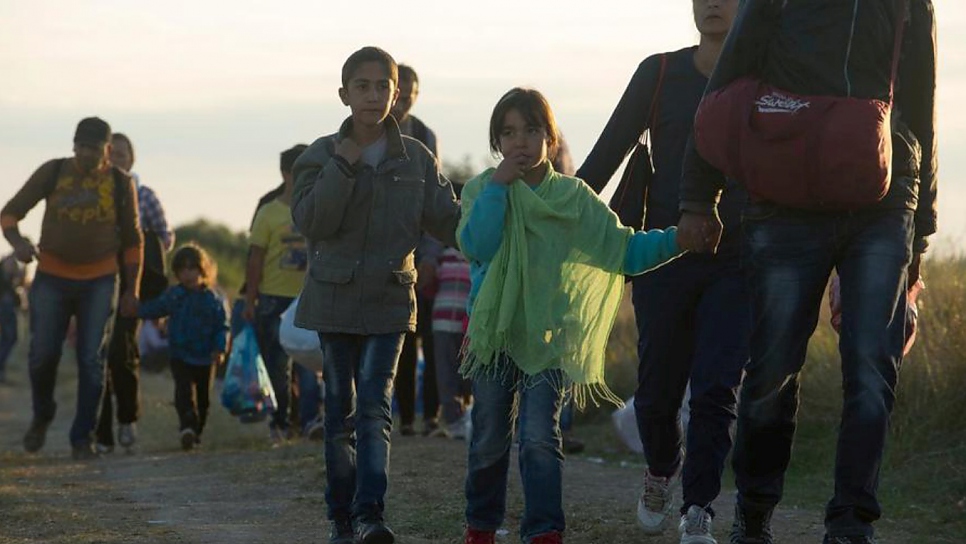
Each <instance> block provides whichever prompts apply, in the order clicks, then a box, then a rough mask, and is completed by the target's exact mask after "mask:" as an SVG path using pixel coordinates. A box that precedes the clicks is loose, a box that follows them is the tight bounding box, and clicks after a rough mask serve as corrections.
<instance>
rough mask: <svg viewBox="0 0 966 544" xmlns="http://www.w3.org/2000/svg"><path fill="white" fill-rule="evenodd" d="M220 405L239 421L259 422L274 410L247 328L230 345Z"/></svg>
mask: <svg viewBox="0 0 966 544" xmlns="http://www.w3.org/2000/svg"><path fill="white" fill-rule="evenodd" d="M221 404H222V406H224V407H225V408H227V409H228V411H229V412H231V414H232V415H234V416H239V417H241V418H242V421H258V420H262V419H264V418H265V416H267V415H268V414H271V413H273V412H274V411H275V409H276V408H277V406H278V403H277V402H276V400H275V390H274V389H272V381H271V379H269V377H268V369H267V368H265V361H263V360H262V354H261V352H260V351H259V349H258V340H257V339H256V338H255V330H254V329H252V326H251V324H248V323H246V324H245V325H243V326H242V329H241V331H239V333H238V335H237V336H235V339H234V340H233V342H232V346H231V355H229V357H228V369H227V370H226V371H225V382H224V385H223V386H222V390H221Z"/></svg>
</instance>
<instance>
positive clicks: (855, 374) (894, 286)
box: [679, 0, 937, 544]
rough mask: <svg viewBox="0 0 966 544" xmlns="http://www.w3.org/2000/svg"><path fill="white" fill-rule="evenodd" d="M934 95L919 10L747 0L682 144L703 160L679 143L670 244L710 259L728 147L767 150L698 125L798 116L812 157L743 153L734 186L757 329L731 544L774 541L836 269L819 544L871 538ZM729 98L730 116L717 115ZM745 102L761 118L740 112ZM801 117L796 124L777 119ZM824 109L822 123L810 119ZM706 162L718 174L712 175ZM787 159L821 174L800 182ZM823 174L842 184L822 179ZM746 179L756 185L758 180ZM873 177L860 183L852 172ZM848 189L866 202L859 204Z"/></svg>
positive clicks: (933, 164) (929, 14)
mask: <svg viewBox="0 0 966 544" xmlns="http://www.w3.org/2000/svg"><path fill="white" fill-rule="evenodd" d="M745 76H748V77H745ZM767 86H771V89H768V88H767ZM742 89H748V90H749V91H750V92H749V93H747V94H744V93H743V92H742ZM735 92H737V93H741V94H738V95H736V94H734V93H735ZM766 92H767V93H769V94H765V93H766ZM752 93H753V94H754V96H752ZM935 93H936V21H935V14H934V12H933V4H932V2H931V1H930V0H879V1H875V2H832V1H829V0H800V1H797V2H781V1H778V0H748V1H746V2H743V3H742V7H741V9H740V10H739V14H738V17H737V19H736V23H735V28H734V30H733V31H732V32H731V34H730V36H729V37H728V40H727V41H726V43H725V45H724V49H723V50H722V52H721V56H720V58H719V60H718V64H717V66H716V67H715V70H714V75H713V76H712V77H711V81H710V82H709V84H708V88H707V91H706V96H705V99H704V100H705V102H704V103H703V104H702V106H701V110H699V114H698V116H697V117H696V118H695V141H696V143H699V144H701V145H703V147H702V148H701V149H700V154H699V149H698V148H697V147H696V146H692V147H691V148H689V153H688V154H687V156H686V158H685V161H686V162H685V170H684V177H683V181H682V189H681V203H680V207H681V209H682V210H683V211H684V213H683V215H682V217H681V220H680V223H679V225H680V232H679V235H680V239H681V241H682V245H685V246H686V247H689V248H694V249H696V250H701V251H714V250H715V248H716V246H717V245H718V237H719V236H720V228H721V227H720V225H721V224H720V221H719V220H718V217H717V213H716V208H718V207H719V205H716V204H717V202H718V197H719V194H720V193H721V189H722V187H723V186H724V185H725V182H724V176H723V174H722V172H721V171H719V168H728V167H729V165H728V164H727V162H725V161H720V159H721V156H722V155H723V154H727V153H729V152H728V151H727V150H729V149H734V148H733V147H732V144H733V142H735V141H739V140H738V138H741V140H740V141H746V142H750V143H752V144H753V145H755V144H756V143H757V142H762V141H763V142H767V143H768V144H767V145H775V142H778V141H779V140H778V139H772V138H768V137H767V134H762V135H761V136H760V139H758V138H756V139H752V137H751V135H750V134H749V133H748V132H747V129H749V128H750V127H751V126H752V125H750V124H749V123H748V122H747V120H746V122H744V123H721V122H714V123H712V124H711V125H710V126H706V125H704V124H703V123H704V121H703V120H704V119H705V117H704V116H705V115H714V114H715V112H718V113H719V114H720V115H722V116H724V117H723V118H729V117H731V113H730V112H732V111H734V109H735V108H742V107H747V108H749V110H750V111H751V115H753V116H755V119H756V120H758V121H761V123H760V124H756V125H754V127H755V130H759V131H767V130H768V129H769V126H771V125H770V124H769V123H779V122H781V123H795V122H796V120H797V119H802V121H801V122H800V123H805V124H806V125H801V126H799V127H794V126H792V127H789V126H788V125H785V126H786V127H788V128H794V133H799V134H801V133H805V134H808V137H809V138H810V139H809V142H810V143H809V146H812V145H815V146H816V147H819V148H822V151H821V153H822V157H821V158H822V161H818V157H817V156H811V155H809V154H806V155H805V156H802V155H801V153H800V151H798V150H797V149H798V148H796V149H795V150H792V151H791V152H790V153H789V154H788V155H786V156H785V158H784V159H782V160H781V161H778V162H776V161H775V156H776V152H775V148H774V147H772V148H770V149H769V148H764V146H765V145H766V144H760V145H758V149H757V150H756V151H757V152H755V153H753V154H749V155H742V156H741V157H740V161H741V162H742V163H743V164H744V165H745V167H744V168H741V167H739V168H738V170H739V171H740V172H741V175H742V179H740V181H741V182H742V183H744V184H746V185H747V187H748V191H749V193H750V194H751V195H752V197H753V200H752V202H751V204H750V205H749V206H748V207H746V209H745V210H744V212H743V218H742V229H743V233H742V234H743V244H744V245H743V248H742V259H743V260H744V261H745V262H746V263H747V275H748V282H749V287H750V291H751V315H752V323H753V325H752V327H753V328H752V334H751V348H750V356H751V360H750V362H749V363H748V365H747V367H746V369H745V377H744V381H743V385H742V389H741V399H740V403H739V409H738V428H737V433H736V436H735V451H734V456H733V465H734V472H735V481H736V484H737V488H738V496H737V509H736V513H735V523H734V525H733V527H732V534H731V541H732V542H733V543H736V544H743V543H748V544H750V543H764V544H768V543H771V542H773V536H772V535H773V533H772V530H771V517H772V512H773V511H774V508H775V506H776V505H777V504H778V502H779V501H780V500H781V498H782V489H783V485H784V476H785V470H786V469H787V468H788V464H789V460H790V458H791V450H792V440H793V437H794V435H795V428H796V413H797V410H798V395H799V374H800V372H801V369H802V366H803V365H804V363H805V358H806V348H807V346H808V341H809V338H810V337H811V336H812V333H813V332H814V331H815V327H816V325H817V323H818V318H819V309H820V307H821V304H822V298H823V295H824V292H825V288H826V286H827V284H828V281H829V276H830V274H831V273H832V270H833V269H834V270H836V271H837V272H838V274H839V279H840V282H841V284H840V285H841V297H842V316H841V318H842V321H841V336H840V337H839V338H840V340H839V351H840V352H841V359H842V381H843V387H842V392H843V397H844V399H843V409H842V414H841V424H840V429H839V438H838V444H837V455H836V461H835V485H834V493H833V496H832V499H831V500H830V501H829V502H828V505H827V506H826V510H825V537H824V542H825V543H826V544H870V543H873V542H875V538H874V529H873V525H872V524H873V523H874V522H875V521H876V520H877V519H879V517H880V516H881V514H882V509H881V507H880V505H879V501H878V498H877V488H878V483H879V470H880V467H881V466H882V455H883V450H884V448H885V441H886V437H887V435H888V432H889V431H888V429H889V419H890V415H891V412H892V408H893V405H894V403H895V398H896V385H897V381H898V374H899V366H900V363H901V361H902V349H903V345H904V344H905V340H906V338H905V335H906V331H905V323H906V319H905V315H906V314H905V312H906V309H907V297H906V291H907V289H908V288H909V287H911V286H914V285H915V284H916V281H917V280H918V278H919V265H920V262H921V257H922V254H923V252H924V251H925V250H926V247H927V245H928V243H927V240H928V237H929V236H930V235H931V234H933V233H934V232H935V231H936V187H937V155H936V125H935V123H936V110H935ZM729 96H730V97H732V100H735V101H736V102H732V103H726V102H721V101H723V100H727V99H728V97H729ZM739 100H740V102H737V101H739ZM756 102H758V103H761V104H765V105H766V106H767V105H769V104H771V105H774V107H761V108H754V107H751V106H753V105H754V104H755V103H756ZM804 103H809V104H811V103H815V104H816V106H815V108H812V109H807V108H802V105H803V104H804ZM830 104H831V106H830ZM716 105H717V106H716ZM860 107H864V108H867V109H860ZM890 108H891V116H890V115H889V113H888V112H889V109H890ZM799 109H804V111H803V116H798V115H796V116H791V115H789V112H790V111H797V110H799ZM883 110H885V111H886V112H887V113H886V115H885V117H884V120H883V117H882V112H883ZM830 111H831V112H833V116H826V117H825V118H822V117H816V116H822V115H826V113H825V112H830ZM864 112H869V115H868V117H861V116H862V114H863V113H864ZM840 120H848V121H846V122H845V123H841V122H840ZM833 127H834V128H833ZM860 128H868V129H869V131H870V132H866V133H864V134H863V135H862V137H854V136H853V135H852V133H851V132H850V131H852V130H857V129H860ZM813 130H815V131H825V130H830V131H831V132H830V133H829V134H828V136H829V137H832V138H834V137H836V135H844V137H845V138H847V140H842V141H838V140H836V141H835V143H832V144H831V145H828V144H827V143H826V142H827V140H826V139H825V136H826V133H824V132H822V133H821V134H822V138H819V137H817V136H815V135H814V133H812V132H809V131H813ZM792 133H793V132H792V131H791V130H784V131H783V134H786V135H787V134H792ZM850 136H853V137H850ZM883 138H888V139H891V143H887V142H884V141H883ZM781 141H788V139H787V138H784V139H783V140H781ZM792 141H794V140H792ZM811 142H815V143H814V144H813V143H811ZM809 149H811V147H810V148H809ZM722 151H723V152H724V153H722ZM711 157H715V160H716V161H717V165H716V166H717V167H716V166H712V165H711V163H709V162H707V160H710V158H711ZM859 157H861V158H859ZM797 160H801V161H802V162H803V163H805V164H808V165H809V166H811V165H813V164H814V165H816V168H815V170H813V171H808V170H805V169H804V168H803V166H804V165H803V164H796V163H795V161H797ZM836 161H841V162H839V163H838V164H842V165H843V169H842V170H843V171H845V172H849V173H847V174H846V173H842V172H839V173H835V174H829V173H826V174H825V175H823V172H824V170H823V168H825V167H827V166H828V165H831V164H836ZM819 162H821V163H822V164H817V163H819ZM890 167H891V168H890ZM755 168H761V169H763V170H764V169H767V170H768V171H769V175H766V176H763V177H757V176H755V172H760V171H761V170H755ZM870 170H871V171H872V172H873V174H872V175H871V176H870V175H861V174H862V173H867V172H870ZM890 170H891V172H890ZM890 174H891V175H890ZM753 176H754V177H753ZM870 180H871V182H872V184H871V185H865V183H866V182H868V181H870ZM861 187H870V188H871V189H874V191H872V192H870V193H860V192H859V189H860V188H861ZM803 189H807V191H808V194H809V195H813V196H815V197H818V198H817V199H816V200H818V202H814V201H801V200H800V199H799V198H798V197H797V196H796V195H799V194H801V193H800V192H801V191H802V190H803ZM763 191H769V192H768V193H767V196H766V194H764V193H763ZM843 191H844V192H843ZM692 424H693V423H692ZM690 454H691V452H690V450H689V451H688V455H690ZM921 540H922V541H928V540H930V537H929V536H928V535H924V536H922V538H921Z"/></svg>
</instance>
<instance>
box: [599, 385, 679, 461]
mask: <svg viewBox="0 0 966 544" xmlns="http://www.w3.org/2000/svg"><path fill="white" fill-rule="evenodd" d="M690 401H691V385H690V384H688V388H687V389H686V390H685V391H684V401H683V402H682V403H681V410H680V412H679V415H680V418H681V429H682V432H683V436H684V437H685V440H687V438H686V437H687V436H688V423H690V422H691V409H690ZM610 417H611V420H612V421H613V422H614V428H615V429H616V430H617V436H619V437H620V439H621V442H623V443H624V445H625V446H627V448H628V449H629V450H631V451H633V452H635V453H644V445H643V444H642V443H641V433H640V432H639V431H638V430H637V414H636V413H635V412H634V397H631V398H630V399H628V400H627V402H625V403H624V407H623V408H621V409H620V410H615V411H614V412H613V413H612V414H611V415H610Z"/></svg>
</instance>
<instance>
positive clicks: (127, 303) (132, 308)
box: [120, 290, 138, 317]
mask: <svg viewBox="0 0 966 544" xmlns="http://www.w3.org/2000/svg"><path fill="white" fill-rule="evenodd" d="M120 306H121V315H122V316H124V317H137V316H138V297H137V295H135V294H134V291H131V290H127V291H124V294H123V295H121V304H120Z"/></svg>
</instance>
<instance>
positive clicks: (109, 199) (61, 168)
mask: <svg viewBox="0 0 966 544" xmlns="http://www.w3.org/2000/svg"><path fill="white" fill-rule="evenodd" d="M110 140H111V127H110V125H108V124H107V122H105V121H104V120H102V119H100V118H97V117H88V118H86V119H83V120H81V122H80V123H79V124H78V125H77V130H76V132H75V134H74V156H73V157H72V158H69V159H59V160H57V159H55V160H51V161H48V162H46V163H44V164H43V165H42V166H41V167H40V168H38V169H37V171H36V172H34V174H33V175H32V176H30V179H28V180H27V183H26V184H24V186H23V187H22V188H21V189H20V190H19V191H18V192H17V194H16V195H14V197H13V198H12V199H11V200H10V201H9V202H8V203H7V204H6V206H4V207H3V210H2V211H0V225H2V228H3V235H4V237H5V238H6V239H7V241H8V242H10V245H12V246H13V248H14V251H15V253H16V255H17V259H18V260H20V261H21V262H23V263H30V262H32V261H33V260H34V259H35V258H36V259H37V261H38V264H37V273H36V275H35V276H34V281H33V285H32V286H31V289H30V296H29V302H30V352H29V355H28V360H29V368H30V385H31V395H32V398H33V420H32V421H31V423H30V428H29V429H28V430H27V433H26V434H25V435H24V438H23V444H24V449H25V450H27V452H30V453H33V452H37V451H39V450H40V449H41V448H43V446H44V442H45V441H46V437H47V428H48V427H49V426H50V423H51V421H52V420H53V419H54V414H55V413H56V411H57V403H56V402H55V401H54V385H55V383H56V380H57V366H58V364H59V363H60V356H61V349H62V346H63V344H64V339H65V338H66V336H67V327H68V324H69V323H70V319H71V317H74V318H76V320H77V366H78V380H77V411H76V413H75V416H74V423H73V426H72V427H71V429H70V442H71V447H72V452H73V457H74V458H75V459H89V458H92V457H95V456H96V455H97V454H96V452H95V450H94V448H93V438H94V437H93V432H94V427H95V425H96V423H97V413H98V407H99V405H100V401H101V394H102V393H103V388H104V366H105V362H106V361H105V356H106V353H107V349H105V347H106V346H105V343H106V342H107V340H108V339H109V338H110V336H111V334H110V331H111V323H112V322H113V316H114V311H115V300H116V295H115V293H116V290H117V276H118V273H119V272H120V273H122V274H124V276H125V281H126V283H125V284H126V285H127V289H125V290H124V292H123V293H122V294H121V297H120V309H121V310H123V311H125V313H128V314H133V313H135V312H136V311H137V305H138V278H139V277H140V275H141V253H142V244H143V242H142V237H141V231H140V230H139V227H138V210H137V205H138V203H137V195H136V194H135V190H134V183H133V181H132V180H131V176H129V175H128V174H126V173H124V172H122V171H121V170H119V169H117V168H113V167H112V166H111V163H110V160H109V156H110V152H111V144H110ZM41 200H46V211H45V213H44V220H43V223H42V225H41V235H40V246H39V247H34V245H33V244H31V243H30V242H29V241H28V240H26V239H25V238H24V237H23V236H22V235H21V234H20V230H19V229H18V223H19V222H20V220H22V219H23V218H24V216H26V215H27V213H28V212H29V211H30V210H31V209H33V208H34V206H36V205H37V204H38V203H39V202H40V201H41ZM119 252H120V253H122V258H121V259H120V261H121V263H120V264H119V262H118V261H119V259H118V253H119Z"/></svg>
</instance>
